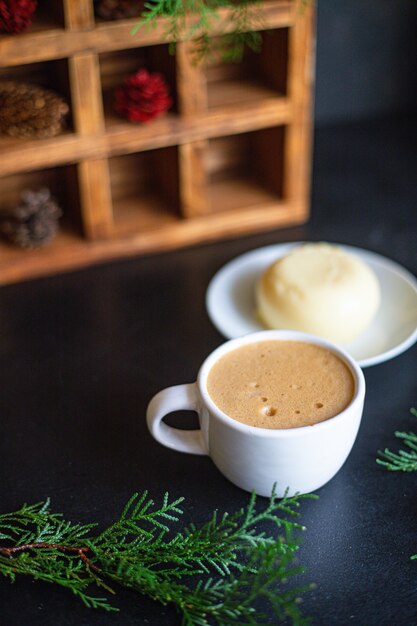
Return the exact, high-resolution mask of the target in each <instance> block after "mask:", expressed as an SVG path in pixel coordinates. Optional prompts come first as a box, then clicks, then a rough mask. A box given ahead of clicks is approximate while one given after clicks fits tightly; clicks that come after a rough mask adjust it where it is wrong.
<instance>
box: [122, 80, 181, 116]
mask: <svg viewBox="0 0 417 626" xmlns="http://www.w3.org/2000/svg"><path fill="white" fill-rule="evenodd" d="M115 97H116V102H115V109H116V111H118V112H119V113H121V114H122V115H123V116H124V117H127V119H128V120H130V121H131V122H148V121H149V120H151V119H152V118H154V117H156V116H157V115H161V113H164V112H165V111H167V110H168V109H169V107H170V106H171V104H172V100H171V97H170V95H169V88H168V85H167V84H166V82H165V80H164V79H163V77H162V76H161V74H157V73H154V74H150V73H149V72H148V71H147V70H145V69H141V70H139V71H138V72H136V74H132V75H131V76H128V77H127V78H126V79H125V81H124V84H123V86H122V87H119V89H117V90H116V93H115Z"/></svg>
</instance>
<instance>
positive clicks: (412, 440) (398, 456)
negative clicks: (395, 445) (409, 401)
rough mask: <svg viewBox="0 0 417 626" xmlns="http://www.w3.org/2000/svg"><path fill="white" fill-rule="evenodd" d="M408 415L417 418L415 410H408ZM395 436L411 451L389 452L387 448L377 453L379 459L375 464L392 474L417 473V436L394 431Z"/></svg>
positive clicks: (416, 410)
mask: <svg viewBox="0 0 417 626" xmlns="http://www.w3.org/2000/svg"><path fill="white" fill-rule="evenodd" d="M410 413H412V415H414V416H415V417H417V409H414V408H412V409H410ZM395 436H396V437H397V439H401V440H402V441H403V442H404V445H405V446H406V447H407V448H409V450H411V452H409V451H407V450H399V451H398V452H397V453H396V452H391V451H390V450H389V449H388V448H385V450H383V451H381V450H379V451H378V455H379V458H377V460H376V462H377V463H378V464H379V465H383V466H384V467H386V468H387V469H389V470H391V471H394V472H398V471H401V472H415V471H417V434H416V433H412V432H408V433H407V432H400V431H396V432H395Z"/></svg>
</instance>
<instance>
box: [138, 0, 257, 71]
mask: <svg viewBox="0 0 417 626" xmlns="http://www.w3.org/2000/svg"><path fill="white" fill-rule="evenodd" d="M221 8H228V9H230V12H229V15H228V17H227V19H222V20H220V15H219V9H221ZM261 16H262V12H261V7H260V0H240V1H239V2H236V1H235V0H148V2H145V5H144V9H143V12H142V14H141V17H140V20H139V22H138V23H137V24H136V25H135V26H134V28H133V29H132V30H131V34H132V35H135V34H136V33H137V32H138V30H139V29H141V28H146V29H149V28H152V27H154V28H155V27H156V26H157V24H158V18H160V17H166V18H168V26H167V30H166V32H165V38H166V39H167V41H170V42H171V43H170V51H171V52H172V51H173V50H174V49H175V44H176V42H177V41H180V40H193V50H192V56H193V60H194V61H195V62H196V63H197V62H200V61H201V60H203V59H207V58H208V57H210V56H214V57H215V58H216V57H217V58H220V59H221V60H223V61H229V62H230V61H232V62H238V61H241V59H242V57H243V53H244V50H245V48H246V47H248V48H250V49H252V50H256V51H259V50H260V47H261V44H262V37H261V35H260V34H259V32H257V30H259V29H260V27H261V25H262V19H261ZM187 18H192V19H191V20H188V19H187ZM213 32H216V33H217V36H216V37H213V36H212V33H213Z"/></svg>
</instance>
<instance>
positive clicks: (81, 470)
mask: <svg viewBox="0 0 417 626" xmlns="http://www.w3.org/2000/svg"><path fill="white" fill-rule="evenodd" d="M416 122H417V120H415V119H414V120H413V119H409V118H401V119H389V120H388V119H385V120H379V121H370V122H366V123H365V122H363V123H360V124H359V123H356V124H346V125H339V126H335V127H331V128H329V127H327V128H323V129H320V130H317V131H316V136H315V159H314V178H313V181H314V184H313V198H312V216H311V219H310V221H309V223H308V224H306V225H305V226H302V227H297V228H293V229H285V230H280V231H275V232H270V233H267V234H262V235H257V236H251V237H246V238H243V239H240V240H234V241H227V242H220V243H217V244H210V245H204V246H200V247H195V248H192V249H191V248H190V249H186V250H182V251H178V252H174V253H169V254H162V255H158V256H150V257H146V258H135V259H131V260H127V261H121V262H117V263H111V264H107V265H102V266H99V267H95V268H91V269H88V270H84V271H79V272H76V273H71V274H67V275H61V276H56V277H52V278H48V279H42V280H36V281H33V282H28V283H22V284H17V285H11V286H8V287H4V288H2V289H1V290H0V370H1V381H2V386H1V420H0V471H1V474H0V475H1V498H0V511H1V512H6V511H12V510H16V508H18V507H19V506H20V504H22V503H23V502H36V501H39V500H43V499H44V498H45V497H46V496H50V497H51V498H52V501H53V506H54V508H55V510H57V511H61V512H63V513H64V514H65V515H66V517H68V518H70V519H73V520H74V521H82V522H87V521H99V522H101V523H107V522H110V521H111V520H112V519H113V517H114V516H115V515H116V514H117V513H118V512H119V511H120V509H121V508H122V506H123V504H124V503H125V502H126V501H127V499H128V498H129V496H130V495H131V494H132V493H133V492H134V491H135V490H143V489H145V488H146V489H148V490H149V492H150V494H151V495H152V496H153V497H154V498H155V499H156V500H158V499H160V498H161V497H162V494H163V493H164V492H165V490H169V492H170V494H171V495H172V496H173V497H176V496H185V497H186V502H185V517H186V518H187V519H188V520H193V521H195V522H197V523H198V522H201V521H203V520H206V519H207V518H208V517H209V515H210V513H211V512H212V511H213V510H214V509H219V510H221V511H224V510H231V509H235V508H238V507H240V506H242V505H244V504H246V503H247V494H246V493H245V492H243V491H241V490H240V489H238V488H237V487H235V486H234V485H232V484H231V483H229V482H228V481H227V480H226V479H224V478H223V477H222V476H221V475H220V473H219V472H218V471H217V470H216V468H215V467H214V466H213V464H212V463H211V461H210V459H209V458H206V457H199V456H191V455H185V454H180V453H176V452H174V451H170V450H168V449H166V448H163V447H162V446H160V445H159V444H157V443H156V442H155V441H153V439H152V438H151V436H150V435H149V434H148V432H147V429H146V426H145V419H144V415H145V409H146V405H147V403H148V401H149V399H150V398H151V396H152V395H153V394H154V393H155V392H156V391H158V390H159V389H162V388H163V387H166V386H169V385H172V384H176V383H180V382H190V381H192V380H194V378H195V375H196V372H197V370H198V367H199V365H200V364H201V362H202V361H203V359H204V358H205V356H206V355H207V354H208V353H209V352H210V351H211V350H212V349H213V348H215V347H216V346H218V345H219V344H220V343H221V342H222V341H223V338H222V336H221V335H220V334H219V333H218V332H217V331H216V330H215V328H214V327H213V325H212V324H211V322H210V320H209V319H208V317H207V314H206V311H205V304H204V298H205V291H206V288H207V285H208V283H209V281H210V279H211V277H212V276H213V275H214V274H215V272H216V271H217V270H218V269H219V268H220V267H221V266H222V265H223V264H224V263H226V262H227V261H229V260H230V259H232V258H234V257H236V256H237V255H239V254H241V253H243V252H246V251H248V250H251V249H254V248H257V247H260V246H263V245H267V244H271V243H278V242H286V241H292V240H306V241H307V240H311V241H317V240H326V241H330V242H340V243H345V244H350V245H354V246H359V247H362V248H367V249H369V250H372V251H374V252H377V253H380V254H382V255H385V256H388V257H390V258H391V259H394V260H395V261H397V262H399V263H400V264H402V265H404V266H405V267H407V268H408V269H409V270H410V271H411V272H413V273H414V274H416V273H417V255H416V249H417V211H416V207H417V186H416V172H417V151H416V145H417V141H416V140H417V123H416ZM416 356H417V346H414V347H413V348H411V349H409V350H408V351H407V352H405V353H403V354H401V355H400V356H398V357H397V358H395V359H393V360H390V361H388V362H385V363H383V364H380V365H377V366H374V367H371V368H367V369H366V370H365V378H366V384H367V396H366V401H365V408H364V415H363V421H362V425H361V428H360V431H359V435H358V438H357V441H356V444H355V446H354V448H353V451H352V453H351V455H350V456H349V458H348V460H347V462H346V464H345V465H344V466H343V468H342V469H341V471H340V472H339V473H338V474H337V476H336V477H335V478H334V479H333V480H332V481H331V482H330V483H328V484H327V485H326V486H324V487H323V488H321V489H320V490H319V491H318V494H319V496H320V498H319V500H317V501H310V500H306V501H304V502H303V503H302V506H301V520H302V522H303V523H304V524H305V526H306V527H307V531H306V532H305V533H304V535H303V543H302V548H301V551H300V553H299V563H300V564H302V565H305V566H306V567H307V574H306V577H305V580H306V581H314V582H315V583H316V587H315V589H314V590H313V591H311V592H309V593H307V594H306V595H305V597H304V603H303V611H304V614H305V615H309V616H311V618H312V624H314V625H320V626H335V625H345V624H346V625H347V624H349V625H350V624H355V625H360V626H372V625H373V624H378V625H382V624H383V625H385V624H386V625H394V624H395V625H396V626H410V625H415V624H417V562H413V561H410V560H409V556H410V555H411V554H414V553H416V552H417V489H416V483H417V476H416V475H414V474H412V473H411V474H403V473H401V474H400V473H389V472H387V471H386V470H384V469H383V468H381V467H380V466H378V465H377V464H376V462H375V458H376V454H377V451H378V449H381V448H384V447H385V446H389V447H391V448H394V449H395V448H396V447H398V446H397V441H396V440H395V437H394V434H393V433H394V431H395V430H396V429H399V430H415V431H417V420H416V418H414V417H413V416H412V415H410V413H409V409H410V407H412V406H413V405H414V406H415V405H416V404H417V377H416ZM117 603H118V605H119V606H120V608H121V612H120V613H114V614H108V613H102V612H98V611H94V610H89V609H87V608H85V607H83V606H82V605H81V603H79V601H78V600H77V599H76V598H75V597H73V596H72V595H70V594H69V593H68V592H66V591H64V590H61V589H57V588H55V587H54V586H52V585H47V584H44V583H35V582H32V581H30V580H28V579H23V578H21V579H19V580H17V581H16V582H15V583H14V584H13V585H11V584H10V583H9V582H8V581H6V579H2V580H0V623H1V625H2V626H23V625H30V626H38V625H39V626H56V625H62V626H75V625H76V626H84V625H85V626H86V625H88V626H95V625H98V624H100V625H105V626H111V625H116V624H117V625H118V626H119V625H121V624H123V625H124V626H128V625H130V624H132V625H133V624H135V625H136V624H156V625H158V624H164V625H165V624H166V625H167V626H169V625H171V624H172V625H174V624H178V623H179V619H178V616H177V615H176V613H175V612H174V611H172V610H171V609H169V608H163V607H161V606H160V605H158V604H155V603H153V602H151V601H150V600H146V599H144V600H140V601H139V600H138V599H137V598H136V597H135V596H134V595H133V594H132V593H129V592H125V591H121V592H120V593H119V595H118V597H117ZM270 623H271V624H273V623H275V622H274V620H273V619H272V618H271V620H270Z"/></svg>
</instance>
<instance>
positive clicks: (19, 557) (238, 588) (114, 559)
mask: <svg viewBox="0 0 417 626" xmlns="http://www.w3.org/2000/svg"><path fill="white" fill-rule="evenodd" d="M302 497H308V496H298V495H297V496H293V497H284V498H283V499H282V500H279V499H278V498H277V497H276V495H275V492H273V493H272V495H271V497H270V499H269V500H268V501H266V502H265V501H264V503H263V505H259V503H258V502H257V499H256V496H255V494H253V495H252V496H251V498H250V500H249V503H248V505H247V506H246V507H245V508H242V509H240V510H238V511H236V512H234V513H232V514H228V513H224V514H222V515H219V514H218V513H217V512H215V513H213V515H212V517H211V519H210V520H209V521H208V522H207V523H205V524H203V525H202V526H200V527H196V526H194V525H192V524H191V525H190V526H188V527H186V528H185V529H183V530H180V531H177V532H176V533H172V529H171V527H172V525H174V524H175V523H177V522H178V520H179V517H180V516H181V514H182V512H183V511H182V508H181V507H180V505H181V503H182V501H183V498H178V499H176V500H173V501H170V500H169V497H168V494H165V496H164V497H163V501H162V504H161V505H160V506H159V507H155V505H154V502H153V500H152V499H150V498H149V497H148V494H147V492H146V491H145V492H143V493H142V494H134V495H133V496H132V498H131V499H130V500H129V502H128V503H127V505H126V507H125V508H124V510H123V511H122V513H121V515H120V517H119V518H118V519H117V520H116V521H115V522H114V523H113V524H112V525H110V526H109V527H108V528H107V529H105V530H104V531H103V532H100V533H98V534H97V533H96V534H94V531H96V530H97V525H96V524H73V523H72V522H69V521H66V520H64V519H63V517H62V515H60V514H57V513H53V512H52V511H51V509H50V503H49V501H46V502H45V503H39V504H34V505H24V506H22V507H21V509H19V510H18V511H16V512H14V513H4V514H2V515H0V573H1V574H4V575H5V576H7V577H8V578H9V579H10V580H12V581H14V580H15V579H16V576H17V575H18V574H27V575H30V576H32V577H33V578H34V579H36V580H42V581H45V582H49V583H54V584H58V585H61V586H62V587H64V588H65V589H68V590H69V591H72V593H74V594H75V595H76V596H78V597H79V599H81V601H82V602H83V603H84V604H85V605H86V606H88V607H90V608H101V609H105V610H108V611H113V610H118V609H117V608H116V607H115V606H114V605H113V603H112V602H110V601H109V599H108V595H109V594H112V595H113V594H114V593H115V588H114V587H115V585H116V584H117V585H121V586H124V587H128V588H130V589H132V590H134V591H136V592H138V593H140V594H144V595H147V596H149V597H150V598H152V599H154V600H157V601H159V602H161V603H162V604H164V605H167V604H172V605H174V606H175V608H176V609H177V611H178V612H179V614H180V615H181V624H182V625H183V626H208V625H209V624H218V625H222V626H227V625H235V626H237V625H239V626H260V625H261V624H263V623H266V620H267V617H266V615H265V614H263V613H262V611H261V610H260V609H259V606H258V603H259V601H260V602H261V604H262V606H264V605H265V604H266V605H269V607H270V608H269V609H267V613H270V612H271V611H272V612H273V614H274V615H275V617H276V618H277V619H278V620H281V619H285V618H290V619H291V620H292V623H293V624H296V625H301V624H306V623H307V620H306V619H305V618H304V617H303V616H302V614H301V612H300V609H299V606H298V600H299V597H300V594H302V593H303V592H304V591H305V590H306V589H307V588H308V586H303V587H300V586H298V587H295V588H291V587H290V586H289V585H288V582H287V581H288V580H289V579H290V578H291V577H292V576H294V575H296V574H300V573H301V572H303V568H302V567H299V566H297V565H296V564H295V554H296V552H297V550H298V548H299V541H300V533H299V531H300V530H301V529H302V526H301V525H300V524H299V523H298V522H297V521H296V520H295V517H296V516H297V515H298V507H299V505H300V499H301V498H302ZM310 497H312V496H310ZM97 589H98V590H99V594H97Z"/></svg>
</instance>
